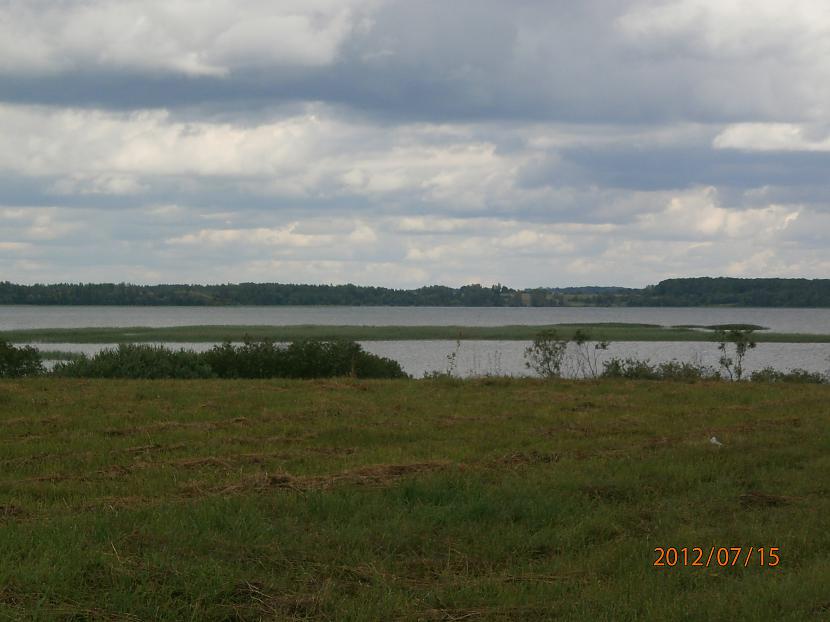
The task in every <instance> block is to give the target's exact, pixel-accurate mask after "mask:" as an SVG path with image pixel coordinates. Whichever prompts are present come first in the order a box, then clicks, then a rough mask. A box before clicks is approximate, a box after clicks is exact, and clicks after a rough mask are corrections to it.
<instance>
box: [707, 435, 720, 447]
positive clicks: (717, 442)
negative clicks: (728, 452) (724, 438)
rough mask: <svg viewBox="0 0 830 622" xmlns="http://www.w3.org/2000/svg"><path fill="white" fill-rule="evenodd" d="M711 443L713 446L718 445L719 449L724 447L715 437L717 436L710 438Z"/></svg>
mask: <svg viewBox="0 0 830 622" xmlns="http://www.w3.org/2000/svg"><path fill="white" fill-rule="evenodd" d="M709 442H710V443H712V445H717V446H718V447H722V446H723V443H721V442H720V441H719V440H718V439H717V437H715V436H713V437H712V438H710V439H709Z"/></svg>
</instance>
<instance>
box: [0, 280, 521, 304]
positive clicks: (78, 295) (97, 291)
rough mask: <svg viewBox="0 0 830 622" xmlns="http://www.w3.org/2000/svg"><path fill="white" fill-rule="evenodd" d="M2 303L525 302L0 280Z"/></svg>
mask: <svg viewBox="0 0 830 622" xmlns="http://www.w3.org/2000/svg"><path fill="white" fill-rule="evenodd" d="M0 304H6V305H10V304H28V305H140V306H172V305H182V306H232V305H253V306H256V305H268V306H271V305H274V306H279V305H285V306H288V305H337V306H411V307H414V306H421V307H425V306H436V307H503V306H521V305H522V299H521V296H520V295H519V293H518V292H516V291H515V290H511V289H509V288H507V287H504V286H501V285H495V286H492V287H482V286H481V285H465V286H464V287H459V288H452V287H443V286H440V285H434V286H430V287H421V288H418V289H411V290H405V289H389V288H386V287H362V286H358V285H296V284H281V283H239V284H227V285H131V284H128V283H117V284H115V283H59V284H54V285H16V284H13V283H9V282H1V283H0Z"/></svg>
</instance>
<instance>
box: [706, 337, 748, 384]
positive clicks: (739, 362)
mask: <svg viewBox="0 0 830 622" xmlns="http://www.w3.org/2000/svg"><path fill="white" fill-rule="evenodd" d="M753 332H754V331H753V330H752V329H730V330H724V329H718V330H717V331H716V332H715V339H717V341H718V350H720V352H721V357H720V359H718V363H719V364H720V366H721V369H723V370H724V371H725V372H726V375H727V376H729V379H730V380H740V379H741V378H742V377H743V375H744V357H745V356H746V353H747V351H749V350H752V349H753V348H754V347H755V346H756V345H757V343H756V342H755V340H754V339H753V338H752V335H753ZM728 344H731V345H732V346H733V347H734V350H735V353H734V355H732V356H730V355H729V354H728V353H727V352H728V350H729V345H728Z"/></svg>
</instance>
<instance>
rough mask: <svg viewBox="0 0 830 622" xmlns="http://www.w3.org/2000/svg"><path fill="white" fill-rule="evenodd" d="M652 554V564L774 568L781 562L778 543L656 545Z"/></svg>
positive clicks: (665, 566)
mask: <svg viewBox="0 0 830 622" xmlns="http://www.w3.org/2000/svg"><path fill="white" fill-rule="evenodd" d="M654 554H655V556H656V559H655V560H654V562H653V563H652V565H653V566H658V567H662V568H676V567H678V566H688V567H695V568H713V567H717V568H728V567H743V568H749V567H750V566H760V567H766V568H775V567H776V566H778V565H779V564H780V563H781V554H780V549H779V547H777V546H770V547H765V546H728V547H727V546H711V547H709V548H708V549H706V548H701V547H697V546H696V547H685V546H684V547H682V548H678V547H674V546H669V547H662V546H658V547H655V548H654Z"/></svg>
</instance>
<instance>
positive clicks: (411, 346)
mask: <svg viewBox="0 0 830 622" xmlns="http://www.w3.org/2000/svg"><path fill="white" fill-rule="evenodd" d="M163 345H165V346H166V347H168V348H171V349H174V350H176V349H179V348H184V349H188V350H196V351H200V352H201V351H204V350H208V349H210V348H212V347H213V345H214V344H212V343H166V344H163ZM361 345H363V347H364V348H365V349H366V350H367V351H368V352H372V353H373V354H378V355H380V356H386V357H389V358H391V359H394V360H396V361H398V362H399V363H400V364H401V366H402V367H403V369H404V371H405V372H406V373H408V374H410V375H412V376H415V377H416V378H420V377H421V376H423V375H424V373H426V372H431V371H447V368H448V365H449V358H448V357H449V356H450V355H451V354H453V353H457V354H456V356H455V370H454V371H455V373H456V374H457V375H460V376H482V375H486V374H491V375H493V374H496V375H501V374H509V375H512V376H523V375H532V374H531V372H530V371H529V370H528V369H527V368H526V367H525V359H524V350H525V348H526V347H527V346H528V345H530V342H525V341H462V342H461V345H460V346H459V345H458V344H456V342H454V341H443V340H442V341H365V342H361ZM38 347H40V348H41V349H43V350H60V351H65V352H84V353H86V354H94V353H95V352H97V351H98V350H101V349H103V348H107V347H109V348H111V347H115V344H78V343H50V344H38ZM600 354H601V357H600V359H599V360H600V361H602V360H606V359H608V358H610V357H612V356H617V357H629V356H630V357H637V358H643V359H649V360H651V361H652V362H655V363H657V362H662V361H668V360H671V359H678V360H682V361H693V362H700V363H703V364H706V365H711V366H713V367H717V365H718V358H719V356H720V353H719V352H718V349H717V344H714V343H696V342H691V343H690V342H688V341H668V342H654V341H629V342H619V343H612V344H611V345H610V346H609V347H608V350H606V351H604V352H601V353H600ZM828 356H830V344H826V343H761V344H758V347H757V348H755V349H754V350H750V351H749V353H748V354H747V357H746V361H745V368H746V370H747V372H752V371H753V370H756V369H760V368H762V367H766V366H768V365H769V366H772V367H775V368H776V369H781V370H787V369H793V368H796V367H799V368H802V369H807V370H809V371H817V372H821V373H825V372H827V371H828V369H830V361H828Z"/></svg>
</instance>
